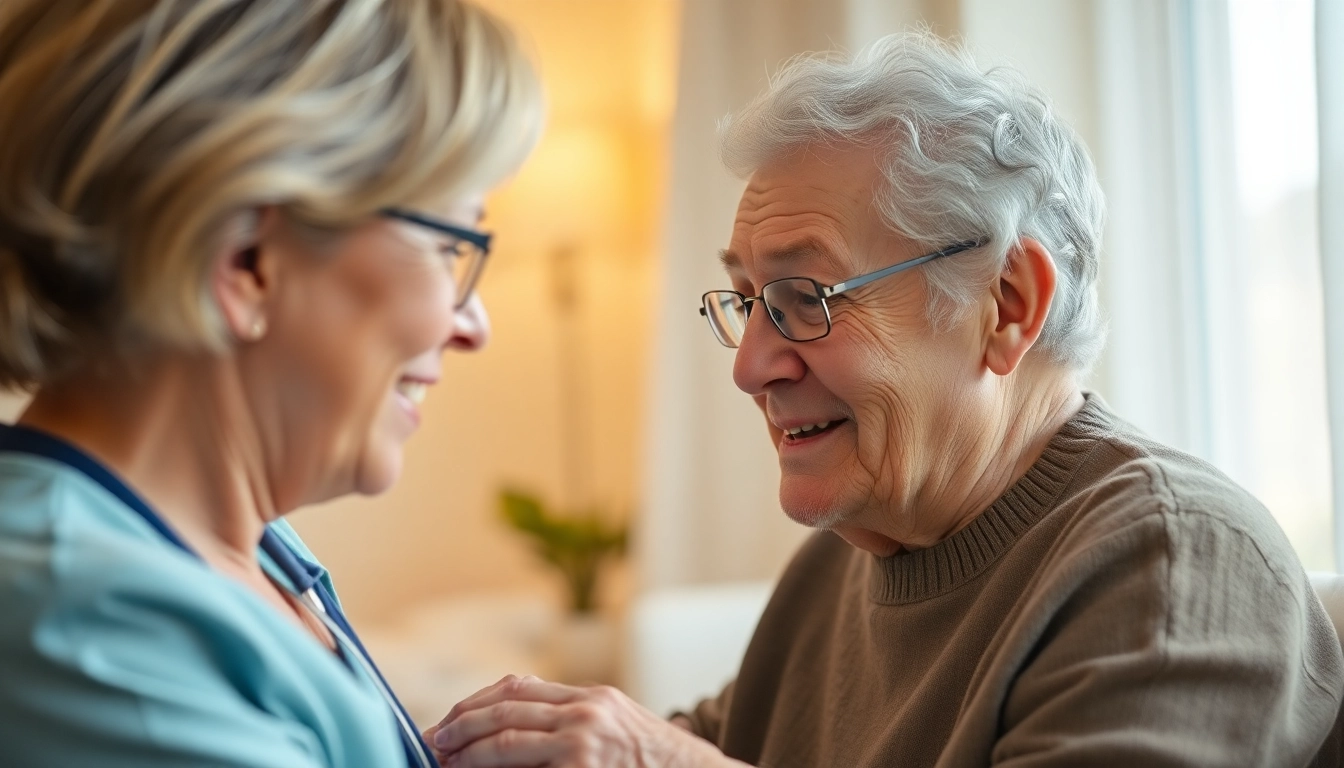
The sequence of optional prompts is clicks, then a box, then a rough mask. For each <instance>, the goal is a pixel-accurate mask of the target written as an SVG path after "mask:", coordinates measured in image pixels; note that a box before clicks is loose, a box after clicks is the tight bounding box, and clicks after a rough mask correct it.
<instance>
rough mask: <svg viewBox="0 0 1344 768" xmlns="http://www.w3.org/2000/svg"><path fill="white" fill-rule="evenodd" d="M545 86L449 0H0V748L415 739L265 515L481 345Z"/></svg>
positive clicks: (314, 570) (355, 465)
mask: <svg viewBox="0 0 1344 768" xmlns="http://www.w3.org/2000/svg"><path fill="white" fill-rule="evenodd" d="M539 101H540V100H539V93H538V87H537V84H536V81H535V77H534V75H533V73H532V71H531V69H530V67H529V65H528V64H527V62H526V61H525V59H524V58H523V57H522V56H521V55H520V53H519V51H518V49H517V47H516V44H515V42H514V41H513V38H512V37H511V36H510V34H509V33H508V32H507V30H505V29H504V28H503V27H501V26H500V24H499V23H498V22H496V21H495V20H494V19H492V18H491V17H489V16H487V15H486V14H485V13H483V12H482V11H480V10H478V9H476V8H474V7H473V6H471V5H468V4H466V3H459V2H455V1H454V0H5V2H4V3H3V4H0V137H3V138H0V386H3V387H11V388H12V387H17V388H23V389H27V390H29V391H31V392H33V398H32V402H31V405H30V406H29V407H28V409H27V410H26V411H25V412H24V413H23V414H22V416H21V418H20V419H19V423H18V424H17V425H15V426H7V427H0V616H3V617H4V618H3V621H0V764H4V765H6V766H11V765H13V766H38V765H41V766H47V765H60V766H86V765H97V766H136V767H137V768H142V767H144V766H159V765H163V766H169V765H171V766H183V765H212V766H220V765H228V766H285V768H296V767H298V768H302V767H305V766H352V767H358V768H370V767H372V766H393V765H407V764H409V765H432V764H433V762H434V756H433V753H432V752H430V751H429V749H428V748H427V747H426V745H425V744H424V742H423V740H422V739H421V738H420V736H419V734H418V733H417V730H416V729H415V727H414V725H413V724H412V723H411V722H410V720H409V718H408V717H407V716H406V714H405V712H404V710H402V709H401V707H400V706H399V705H398V704H397V703H396V700H395V697H394V696H392V694H391V692H390V691H388V690H387V689H386V686H385V685H384V684H383V682H382V680H381V679H380V677H379V675H378V673H377V671H376V668H375V667H374V666H373V663H372V660H371V659H369V658H368V656H367V654H365V653H364V651H363V649H362V648H361V647H360V645H359V641H358V639H357V638H356V636H355V633H354V631H353V630H352V629H351V628H350V626H349V625H348V623H347V622H346V621H345V619H344V618H343V617H342V615H341V611H340V606H339V604H338V603H337V602H336V599H335V597H334V595H333V593H332V589H331V584H330V582H329V581H328V579H327V576H326V573H325V572H324V571H323V570H322V569H321V567H320V566H318V565H317V564H316V563H315V562H314V561H313V557H312V555H311V554H310V553H309V552H308V551H307V550H306V549H305V548H304V547H303V545H302V543H301V542H300V541H299V540H298V538H297V537H296V536H295V535H294V533H293V531H292V530H291V529H290V528H288V527H287V526H286V524H285V523H284V522H283V517H284V515H285V514H286V513H288V512H290V511H292V510H294V509H296V508H298V507H301V506H303V505H305V504H311V503H314V502H320V501H324V500H326V499H331V498H333V497H336V496H340V495H343V494H347V493H362V494H372V493H378V492H380V491H382V490H384V489H386V488H387V487H388V486H390V485H391V484H392V483H393V482H394V481H395V480H396V478H397V475H398V473H399V472H400V468H401V454H402V445H403V443H404V441H405V440H406V439H407V437H409V436H410V434H411V433H412V432H414V431H415V429H416V426H417V423H418V421H419V418H420V417H419V411H418V405H419V403H420V400H421V398H422V397H423V396H424V394H425V391H426V389H427V388H428V387H430V386H432V385H434V384H436V383H437V381H438V378H439V359H440V356H441V354H442V353H443V352H444V350H448V349H451V350H454V351H472V350H475V349H477V348H479V347H480V346H481V345H482V344H484V343H485V341H486V339H487V337H488V333H489V331H488V325H487V320H486V315H485V310H484V308H483V307H482V306H481V304H480V301H479V299H477V298H476V297H475V295H474V293H473V287H474V286H475V283H476V280H477V278H479V276H480V273H481V268H482V267H483V266H484V264H485V258H486V255H487V252H488V249H489V237H488V236H487V235H485V234H483V233H481V232H480V231H478V226H479V220H480V218H481V215H482V211H481V201H482V196H483V194H484V193H485V192H486V190H488V189H489V187H490V186H492V185H493V184H495V183H497V182H498V181H499V180H500V179H501V178H502V177H504V176H505V175H507V174H508V173H510V172H512V170H513V169H514V168H516V166H517V165H518V164H519V163H520V162H521V160H522V159H523V157H524V156H525V155H526V154H527V152H528V151H529V150H530V148H531V146H532V145H533V143H534V141H535V137H536V134H537V131H538V124H539V117H538V116H539V112H540V109H539Z"/></svg>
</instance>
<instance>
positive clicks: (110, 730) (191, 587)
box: [0, 427, 406, 768]
mask: <svg viewBox="0 0 1344 768" xmlns="http://www.w3.org/2000/svg"><path fill="white" fill-rule="evenodd" d="M0 429H4V427H0ZM272 529H273V530H275V531H276V533H277V534H278V535H279V536H281V537H282V538H283V539H284V540H285V542H286V543H288V544H289V545H290V547H291V548H292V549H293V550H295V552H296V554H298V555H299V556H301V557H303V558H305V559H307V560H310V561H314V562H315V558H313V556H312V553H311V552H309V551H308V549H307V548H306V547H304V545H303V543H302V542H301V541H300V540H299V537H298V535H297V534H296V533H294V531H293V529H291V528H290V527H289V526H288V524H286V523H284V522H278V523H275V524H273V525H272ZM260 554H262V564H263V566H264V567H266V569H267V571H268V572H269V573H270V574H271V575H272V576H274V577H276V578H277V579H279V580H280V581H281V583H288V580H287V579H285V578H284V574H283V573H282V572H280V571H279V570H278V569H277V568H275V566H274V563H272V562H271V561H270V558H268V557H265V556H264V553H260ZM322 578H323V580H326V578H327V577H326V575H325V573H324V574H323V577H322ZM327 586H328V587H330V584H329V583H328V584H327ZM404 754H405V753H404V752H403V748H402V746H401V738H400V732H399V730H398V728H397V725H396V721H395V719H394V716H393V714H392V712H391V710H390V709H389V708H388V705H387V704H386V703H385V702H384V701H383V699H382V697H381V696H380V695H379V694H378V692H377V689H375V688H374V687H373V685H372V683H371V682H370V681H369V680H368V679H366V678H364V677H363V675H362V674H359V673H356V672H354V671H352V670H351V668H350V667H348V666H346V665H345V663H344V662H343V661H341V660H340V659H339V658H338V657H337V656H336V655H334V654H333V653H332V652H331V651H330V650H329V649H327V648H325V647H324V646H322V645H321V644H320V643H318V641H317V640H316V639H315V638H314V637H313V636H312V635H311V634H309V633H308V632H307V631H305V630H304V629H303V628H302V627H300V626H299V625H298V624H297V623H295V622H294V621H293V620H292V619H288V618H286V617H284V616H283V615H281V614H280V613H279V612H278V611H276V610H275V608H273V607H272V606H270V605H269V604H267V603H266V602H264V601H263V600H262V599H261V598H260V597H259V596H257V595H256V594H255V593H253V592H251V591H250V590H248V589H247V588H246V587H244V586H242V585H241V584H238V583H236V582H234V581H232V580H230V579H228V578H226V577H224V576H221V575H219V574H218V573H216V572H214V571H213V570H211V569H210V568H209V567H207V566H206V565H205V564H204V563H203V562H202V561H200V560H198V559H196V558H195V557H193V556H192V555H190V554H188V553H186V552H183V551H182V550H180V549H178V548H177V547H176V546H174V545H173V544H171V543H169V542H168V541H167V540H166V539H164V538H163V536H161V535H160V534H159V533H158V532H157V531H155V530H154V529H153V528H152V527H151V526H150V525H149V523H147V522H146V521H145V520H144V519H143V518H141V517H140V516H139V515H138V514H137V513H136V512H135V511H134V510H132V509H131V508H130V507H128V506H127V505H126V504H125V503H123V502H122V501H121V500H119V499H118V498H117V497H116V496H115V495H113V494H112V493H111V492H109V491H108V490H106V489H105V488H103V486H101V485H99V484H98V483H96V482H94V481H93V480H91V479H90V478H89V477H88V476H86V475H84V474H83V473H81V472H79V471H77V470H75V469H72V468H70V467H68V466H66V465H65V464H62V463H59V462H56V461H54V460H50V459H46V458H41V457H38V456H32V455H28V454H23V453H13V452H0V766H4V767H5V768H28V766H62V768H81V767H82V766H98V767H99V768H120V767H122V766H124V767H125V768H152V767H154V766H175V767H177V766H207V765H208V766H247V767H248V768H269V767H270V766H274V767H275V768H317V767H318V766H322V767H323V768H378V767H380V766H404V765H405V764H406V758H405V756H404Z"/></svg>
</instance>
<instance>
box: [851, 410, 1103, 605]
mask: <svg viewBox="0 0 1344 768" xmlns="http://www.w3.org/2000/svg"><path fill="white" fill-rule="evenodd" d="M1111 429H1113V422H1112V419H1111V416H1110V413H1109V411H1108V410H1107V409H1106V406H1105V404H1104V403H1103V402H1102V401H1101V398H1099V397H1097V396H1095V395H1090V394H1089V395H1087V401H1086V402H1085V403H1084V404H1083V407H1082V408H1081V409H1080V410H1079V411H1078V413H1076V414H1074V416H1073V418H1071V419H1069V420H1068V421H1067V422H1065V424H1064V426H1063V427H1061V428H1060V430H1059V432H1057V433H1055V436H1054V437H1052V438H1051V439H1050V442H1049V443H1048V444H1047V445H1046V447H1045V451H1044V452H1042V453H1041V457H1040V458H1039V459H1037V460H1036V463H1034V464H1032V465H1031V468H1030V469H1028V470H1027V473H1026V474H1025V475H1023V476H1022V477H1021V479H1019V480H1018V481H1017V482H1016V483H1013V485H1012V486H1011V487H1009V489H1008V490H1007V491H1005V492H1004V494H1003V495H1002V496H1000V497H999V498H998V499H997V500H995V501H994V503H993V504H991V505H990V506H989V508H988V509H986V510H985V511H984V512H982V513H981V514H980V516H979V517H977V518H975V520H973V521H971V524H970V525H968V526H966V527H965V528H962V529H961V530H960V531H957V532H956V533H954V534H952V535H951V536H949V537H948V538H946V539H944V540H942V541H940V542H938V543H937V544H935V545H933V546H931V547H928V548H927V549H920V550H916V551H914V552H902V553H899V554H896V555H892V556H890V557H876V556H874V557H873V558H872V560H873V562H872V568H871V578H870V580H869V587H868V593H869V596H870V597H871V598H872V599H873V600H874V601H876V602H879V603H886V604H902V603H915V602H919V601H921V600H927V599H929V598H931V597H936V596H938V595H941V594H943V593H946V592H949V591H951V590H953V589H956V588H957V587H958V586H960V585H962V584H964V583H966V582H967V581H969V580H970V579H973V578H975V577H976V576H977V575H979V574H980V572H981V571H983V570H984V569H985V568H986V567H988V566H989V565H990V563H993V562H994V561H995V560H997V559H998V558H999V556H1000V555H1002V554H1003V553H1004V552H1006V551H1008V548H1009V547H1011V546H1012V545H1013V542H1015V541H1017V539H1018V537H1020V536H1021V535H1022V534H1023V533H1024V532H1026V530H1027V529H1028V528H1030V527H1031V526H1032V525H1034V524H1035V523H1036V521H1038V520H1040V519H1041V518H1042V517H1044V516H1045V514H1046V512H1048V511H1050V510H1051V509H1053V508H1054V507H1055V505H1056V504H1057V503H1058V501H1059V495H1060V493H1061V492H1062V491H1063V490H1064V488H1065V486H1066V485H1068V482H1069V480H1070V479H1071V478H1072V477H1073V474H1074V472H1076V471H1077V469H1078V467H1079V466H1081V464H1082V462H1083V459H1084V458H1085V457H1086V455H1087V453H1088V451H1089V450H1091V449H1092V447H1093V446H1094V445H1095V444H1096V441H1097V438H1098V437H1099V436H1100V435H1101V434H1103V433H1105V432H1107V431H1110V430H1111Z"/></svg>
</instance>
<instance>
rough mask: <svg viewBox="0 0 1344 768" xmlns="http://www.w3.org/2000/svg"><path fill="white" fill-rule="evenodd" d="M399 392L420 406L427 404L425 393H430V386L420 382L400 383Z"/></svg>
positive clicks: (398, 384)
mask: <svg viewBox="0 0 1344 768" xmlns="http://www.w3.org/2000/svg"><path fill="white" fill-rule="evenodd" d="M397 391H398V392H400V393H401V394H403V395H405V396H406V399H407V400H410V401H411V402H412V403H415V404H416V405H419V404H421V403H423V402H425V393H426V392H428V391H429V385H428V384H425V383H423V382H419V381H399V382H397Z"/></svg>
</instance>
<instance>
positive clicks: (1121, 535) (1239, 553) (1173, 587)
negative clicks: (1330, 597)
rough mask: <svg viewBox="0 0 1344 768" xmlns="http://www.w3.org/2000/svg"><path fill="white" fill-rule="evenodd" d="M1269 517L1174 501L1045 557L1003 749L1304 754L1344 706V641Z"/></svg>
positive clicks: (1288, 760)
mask: <svg viewBox="0 0 1344 768" xmlns="http://www.w3.org/2000/svg"><path fill="white" fill-rule="evenodd" d="M1269 526H1272V523H1269ZM1269 526H1267V527H1266V530H1264V531H1260V530H1254V529H1253V528H1250V527H1247V526H1243V525H1240V524H1239V523H1238V522H1237V520H1236V518H1235V517H1233V518H1231V519H1230V520H1229V518H1228V517H1226V516H1223V515H1220V514H1216V513H1213V514H1211V513H1208V512H1206V511H1201V510H1198V509H1195V510H1190V509H1181V508H1179V505H1178V506H1177V507H1176V508H1175V509H1164V510H1158V511H1153V512H1151V513H1148V514H1144V515H1141V516H1136V517H1133V518H1131V519H1130V521H1129V522H1128V523H1126V524H1124V525H1121V526H1117V527H1115V528H1113V529H1111V530H1108V531H1106V532H1104V533H1102V534H1101V535H1098V536H1094V537H1091V538H1090V539H1089V541H1088V546H1087V547H1085V548H1081V549H1074V550H1073V552H1072V554H1071V555H1070V556H1068V557H1065V558H1062V559H1061V560H1060V561H1059V562H1056V563H1053V564H1047V565H1046V566H1045V567H1044V568H1043V570H1042V573H1041V574H1040V577H1041V588H1040V589H1038V590H1036V591H1035V595H1034V596H1033V598H1032V599H1033V600H1036V601H1037V603H1038V604H1037V606H1036V610H1032V611H1028V612H1027V614H1028V615H1030V616H1033V617H1035V620H1036V621H1040V622H1043V623H1044V624H1045V626H1044V631H1043V632H1042V634H1041V641H1040V643H1038V645H1037V647H1035V648H1034V649H1032V651H1031V653H1030V654H1029V655H1028V657H1027V658H1025V659H1023V666H1022V667H1021V669H1020V672H1019V674H1018V676H1017V677H1016V679H1015V680H1014V681H1013V682H1012V683H1011V687H1010V690H1009V691H1007V696H1006V698H1005V700H1004V706H1003V710H1002V730H1001V731H1000V733H1001V736H1000V738H999V739H998V741H997V743H996V744H995V746H994V749H993V754H992V763H993V764H994V765H999V766H1012V767H1013V768H1022V767H1026V766H1071V767H1078V766H1130V765H1144V766H1190V767H1191V768H1193V767H1194V766H1199V767H1200V768H1214V767H1217V766H1245V765H1261V766H1271V765H1273V766H1279V765H1281V766H1302V765H1305V764H1307V762H1308V761H1309V760H1310V759H1311V756H1312V754H1313V753H1314V752H1315V751H1316V749H1317V747H1318V746H1319V744H1320V741H1321V739H1322V738H1324V736H1325V734H1326V733H1327V731H1328V730H1329V728H1330V724H1331V723H1332V722H1333V720H1334V717H1335V713H1336V712H1337V710H1338V707H1339V701H1340V696H1341V688H1342V687H1344V674H1342V673H1341V664H1342V662H1341V655H1340V648H1339V643H1338V640H1337V639H1336V637H1335V633H1334V631H1333V627H1332V626H1331V625H1330V623H1329V619H1328V617H1327V616H1326V615H1325V613H1324V609H1323V608H1322V607H1321V605H1320V602H1319V600H1318V599H1317V598H1316V596H1315V593H1314V592H1313V591H1312V589H1311V587H1310V584H1309V583H1308V581H1307V578H1306V575H1305V574H1304V573H1303V572H1302V570H1301V567H1300V565H1297V562H1296V560H1295V559H1294V558H1292V557H1291V551H1290V550H1289V551H1288V552H1284V551H1283V550H1284V548H1286V547H1287V544H1286V541H1284V542H1283V543H1282V544H1280V541H1282V538H1283V537H1282V534H1281V533H1279V532H1278V530H1277V529H1276V528H1274V529H1272V530H1270V528H1269Z"/></svg>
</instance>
